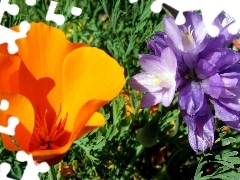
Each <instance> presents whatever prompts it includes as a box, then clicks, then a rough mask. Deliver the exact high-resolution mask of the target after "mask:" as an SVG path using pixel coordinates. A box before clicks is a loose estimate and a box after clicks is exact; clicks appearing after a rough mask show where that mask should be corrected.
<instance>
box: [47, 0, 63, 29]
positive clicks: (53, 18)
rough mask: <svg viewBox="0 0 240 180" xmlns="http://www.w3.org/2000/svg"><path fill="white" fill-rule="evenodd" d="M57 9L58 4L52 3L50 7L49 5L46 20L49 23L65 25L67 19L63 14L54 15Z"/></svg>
mask: <svg viewBox="0 0 240 180" xmlns="http://www.w3.org/2000/svg"><path fill="white" fill-rule="evenodd" d="M56 7H57V2H55V1H51V2H50V5H49V8H48V12H47V16H46V20H47V21H53V22H55V23H56V24H57V25H59V26H60V25H63V23H64V21H65V17H64V16H63V15H62V14H55V13H54V11H55V9H56Z"/></svg>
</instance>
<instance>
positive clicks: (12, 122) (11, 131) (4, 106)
mask: <svg viewBox="0 0 240 180" xmlns="http://www.w3.org/2000/svg"><path fill="white" fill-rule="evenodd" d="M8 108H9V102H8V101H7V100H6V99H2V100H1V104H0V110H2V111H7V110H8ZM18 124H19V119H18V118H17V117H15V116H11V117H9V118H8V126H7V127H3V126H0V133H3V134H8V135H11V136H14V135H15V129H16V126H17V125H18Z"/></svg>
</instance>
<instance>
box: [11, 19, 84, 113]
mask: <svg viewBox="0 0 240 180" xmlns="http://www.w3.org/2000/svg"><path fill="white" fill-rule="evenodd" d="M12 29H14V30H16V31H18V29H19V27H18V26H17V27H12ZM16 43H17V45H18V47H19V51H18V55H19V57H20V58H21V60H22V61H23V63H24V66H26V68H25V69H27V70H28V71H29V73H28V74H32V76H33V77H34V79H33V78H31V77H29V76H24V77H23V80H22V82H21V84H22V83H24V82H25V83H26V84H27V85H28V86H29V84H31V81H33V80H35V81H36V80H39V79H41V78H45V77H48V78H49V79H52V81H51V82H50V80H48V81H46V82H44V83H43V84H42V85H41V86H40V87H38V88H44V87H45V86H46V85H48V83H50V86H49V87H51V91H50V92H48V93H49V94H48V95H47V96H48V97H47V98H48V100H49V102H50V104H51V106H52V107H57V108H59V106H60V99H59V98H60V97H61V88H62V87H61V82H62V64H63V60H64V58H65V57H66V56H67V55H68V54H69V53H70V52H72V51H73V50H74V49H77V48H79V47H82V46H86V45H85V44H74V43H71V42H69V41H68V40H67V39H66V37H65V35H64V33H63V32H62V31H61V30H60V29H57V28H54V27H51V26H47V25H46V24H44V23H42V22H41V23H31V29H30V30H29V32H28V33H27V37H26V38H23V39H19V40H17V41H16ZM25 75H26V74H25ZM22 86H23V87H26V86H25V84H24V85H22ZM53 86H54V88H53ZM26 88H27V87H26ZM47 91H49V89H47ZM35 92H36V91H34V92H33V91H30V90H27V89H25V91H24V95H25V96H26V97H28V96H29V99H30V98H31V99H30V100H31V102H32V101H33V102H34V100H32V98H35V99H37V100H36V101H39V99H40V98H39V97H38V96H37V95H36V94H35ZM33 94H34V95H33ZM56 111H59V109H57V110H56Z"/></svg>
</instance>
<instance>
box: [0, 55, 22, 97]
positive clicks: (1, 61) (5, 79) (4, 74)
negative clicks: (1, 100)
mask: <svg viewBox="0 0 240 180" xmlns="http://www.w3.org/2000/svg"><path fill="white" fill-rule="evenodd" d="M20 61H21V60H20V59H19V57H17V56H9V55H2V54H0V82H1V83H0V92H15V93H17V92H18V70H19V66H20Z"/></svg>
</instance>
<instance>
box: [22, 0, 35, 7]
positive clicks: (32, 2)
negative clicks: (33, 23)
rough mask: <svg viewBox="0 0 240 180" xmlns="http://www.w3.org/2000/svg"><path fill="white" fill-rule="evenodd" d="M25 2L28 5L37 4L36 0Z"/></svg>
mask: <svg viewBox="0 0 240 180" xmlns="http://www.w3.org/2000/svg"><path fill="white" fill-rule="evenodd" d="M25 3H26V4H27V5H28V6H34V5H35V4H36V0H26V1H25Z"/></svg>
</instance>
